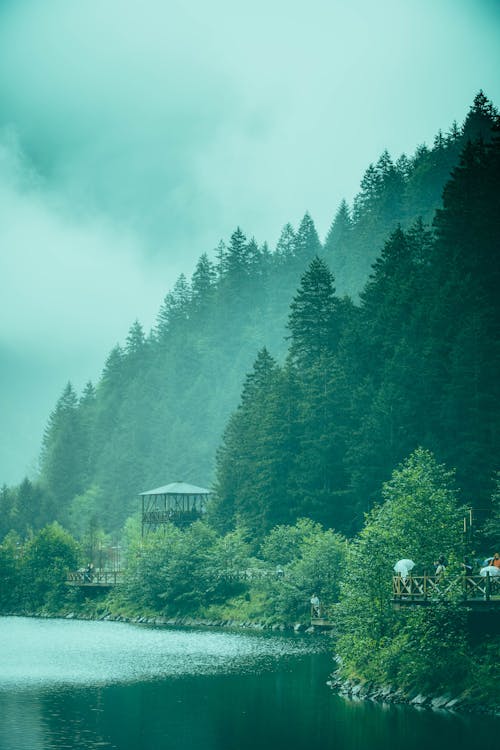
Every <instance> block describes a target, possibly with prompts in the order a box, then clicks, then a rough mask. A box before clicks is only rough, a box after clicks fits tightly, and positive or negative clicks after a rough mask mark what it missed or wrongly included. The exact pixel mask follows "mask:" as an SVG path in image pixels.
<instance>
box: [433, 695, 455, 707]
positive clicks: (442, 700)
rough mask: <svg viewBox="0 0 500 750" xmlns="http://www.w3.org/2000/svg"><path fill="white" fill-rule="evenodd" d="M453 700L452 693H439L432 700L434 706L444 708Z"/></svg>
mask: <svg viewBox="0 0 500 750" xmlns="http://www.w3.org/2000/svg"><path fill="white" fill-rule="evenodd" d="M450 700H451V695H437V696H436V697H435V698H433V699H432V700H431V707H432V708H444V707H445V706H446V705H447V704H448V703H449V702H450Z"/></svg>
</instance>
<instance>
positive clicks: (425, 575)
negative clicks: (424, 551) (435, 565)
mask: <svg viewBox="0 0 500 750" xmlns="http://www.w3.org/2000/svg"><path fill="white" fill-rule="evenodd" d="M424 599H427V571H426V570H424Z"/></svg>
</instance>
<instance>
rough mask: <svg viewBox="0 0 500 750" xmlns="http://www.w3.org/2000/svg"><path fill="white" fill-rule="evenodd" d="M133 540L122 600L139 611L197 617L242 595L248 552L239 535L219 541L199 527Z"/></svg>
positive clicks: (168, 529)
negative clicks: (204, 609) (212, 605)
mask: <svg viewBox="0 0 500 750" xmlns="http://www.w3.org/2000/svg"><path fill="white" fill-rule="evenodd" d="M129 534H130V530H129ZM131 536H132V539H131V542H130V544H129V548H128V554H127V563H126V569H125V582H124V586H123V591H122V596H123V598H124V600H125V601H127V602H129V603H133V605H134V606H135V607H136V608H137V610H138V611H141V609H146V610H148V611H149V610H150V611H155V612H162V613H165V614H168V615H179V614H186V613H189V614H196V613H197V612H198V611H199V610H200V608H202V607H204V606H207V605H208V604H209V603H217V602H219V601H224V600H225V599H227V598H229V597H231V596H233V595H235V594H237V593H238V592H239V591H240V590H241V585H240V583H239V578H238V576H237V574H239V573H241V572H242V571H244V570H245V569H246V567H247V566H248V546H247V544H246V543H245V541H244V539H243V537H242V534H241V533H240V532H232V533H229V534H228V535H226V536H224V537H219V536H218V535H217V534H216V532H215V531H214V530H213V529H211V528H210V527H209V526H207V524H205V523H202V522H201V521H198V522H196V523H194V524H192V525H191V526H189V527H187V528H186V529H185V530H181V529H179V528H178V527H176V526H174V525H172V524H170V525H167V526H166V527H165V529H164V530H160V531H157V532H155V533H150V534H148V535H147V536H145V537H144V539H142V540H141V539H139V538H137V536H136V535H135V534H132V535H131Z"/></svg>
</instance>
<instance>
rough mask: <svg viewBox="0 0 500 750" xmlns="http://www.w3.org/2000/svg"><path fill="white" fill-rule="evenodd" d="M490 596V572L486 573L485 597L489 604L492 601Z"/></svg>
mask: <svg viewBox="0 0 500 750" xmlns="http://www.w3.org/2000/svg"><path fill="white" fill-rule="evenodd" d="M490 594H491V580H490V574H489V572H487V573H486V592H485V595H484V598H485V599H486V601H487V602H489V600H490Z"/></svg>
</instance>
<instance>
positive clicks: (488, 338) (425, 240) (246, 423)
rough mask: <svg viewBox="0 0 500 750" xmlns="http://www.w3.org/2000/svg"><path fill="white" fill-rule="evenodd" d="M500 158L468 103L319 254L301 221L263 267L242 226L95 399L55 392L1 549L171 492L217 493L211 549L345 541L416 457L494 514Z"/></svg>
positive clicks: (115, 519) (370, 176) (7, 516)
mask: <svg viewBox="0 0 500 750" xmlns="http://www.w3.org/2000/svg"><path fill="white" fill-rule="evenodd" d="M499 148H500V146H499V134H498V115H497V112H496V110H495V108H494V107H493V105H492V104H491V103H490V102H489V101H488V100H487V99H486V97H485V96H484V95H483V94H482V93H480V94H478V95H477V96H476V98H475V100H474V103H473V105H472V107H471V109H470V112H469V113H468V115H467V117H466V119H465V121H464V123H463V125H462V126H461V127H458V126H457V125H456V124H454V125H453V126H452V127H451V129H450V131H449V132H448V133H446V134H442V133H438V135H437V136H436V138H435V140H434V143H433V145H432V147H427V146H420V147H418V148H417V150H416V152H415V154H414V155H413V156H412V157H406V156H404V155H403V156H401V157H400V158H399V159H397V160H396V161H393V159H392V158H391V156H390V155H389V154H388V153H387V152H384V153H383V154H382V155H381V156H380V158H379V159H378V161H377V162H376V163H375V164H372V165H370V166H369V167H368V169H367V170H366V173H365V175H364V177H363V179H362V182H361V188H360V192H359V193H358V195H357V196H356V198H355V200H354V202H353V205H352V206H349V205H348V204H347V202H345V201H343V202H342V203H341V205H340V206H339V207H338V209H337V210H336V212H335V213H334V218H333V221H332V225H331V227H330V229H329V231H328V234H327V236H326V238H325V241H324V243H323V244H322V243H321V241H320V239H319V237H318V234H317V231H316V228H315V226H314V222H313V220H312V218H311V216H310V215H309V214H308V213H306V214H305V215H304V218H303V219H302V221H301V223H300V225H299V227H297V228H294V227H292V225H291V224H287V225H286V226H285V227H284V229H283V231H282V234H281V237H280V239H279V241H278V243H277V246H276V248H275V249H273V250H271V249H270V248H269V247H268V246H267V244H266V243H264V244H260V243H259V242H257V241H256V240H255V239H254V238H252V237H249V236H247V235H246V234H245V233H244V231H243V230H242V229H241V228H237V229H236V230H235V231H234V233H233V234H232V235H231V237H230V238H229V239H228V240H227V241H226V242H221V243H220V245H219V247H218V248H217V249H216V251H215V252H214V253H212V254H211V255H209V254H203V255H202V256H201V257H200V259H199V261H198V263H197V266H196V268H195V270H194V273H193V275H192V277H191V279H187V278H186V277H185V276H184V275H181V276H180V277H179V279H178V281H177V282H176V284H175V286H174V287H173V289H172V290H171V291H170V292H169V293H168V294H167V295H166V296H165V299H164V301H163V303H162V305H161V307H160V310H159V313H158V317H157V321H156V325H155V326H154V328H153V330H152V331H150V332H149V333H146V332H145V331H144V330H143V328H142V326H141V325H140V323H139V322H137V321H136V322H135V323H133V325H132V326H131V328H130V331H129V335H128V337H127V339H126V341H125V342H124V344H123V345H121V346H116V347H115V348H114V349H113V350H112V351H111V352H110V354H109V357H108V359H107V361H106V363H105V365H104V369H103V372H102V375H101V377H100V379H99V381H98V383H96V384H95V385H93V384H90V383H89V384H88V385H87V387H86V388H85V389H84V392H83V393H82V394H81V395H78V394H76V393H75V391H74V389H73V388H72V386H71V384H68V385H67V387H66V388H65V390H64V392H63V394H62V395H61V397H60V399H59V401H58V402H57V404H56V406H55V408H54V410H53V412H52V414H51V415H50V418H49V421H48V424H47V428H46V432H45V436H44V440H43V446H42V452H41V460H40V473H39V476H38V477H37V479H36V480H33V481H29V480H25V481H24V482H23V483H21V485H19V486H18V487H14V488H8V487H4V488H3V489H2V491H1V494H0V508H1V511H2V512H1V515H0V519H1V521H0V523H1V525H2V526H1V528H0V536H3V535H4V534H5V533H7V532H8V531H9V530H10V529H14V530H16V531H18V532H19V533H21V534H25V533H26V530H27V529H28V528H40V527H41V526H43V525H44V524H46V523H48V522H52V521H54V520H57V521H59V522H60V523H62V524H63V525H64V526H66V527H67V528H69V529H70V530H71V531H73V533H75V534H78V535H83V534H84V533H86V531H87V530H88V528H90V527H97V526H102V527H103V528H105V529H106V530H108V531H116V530H118V529H119V528H121V526H122V525H123V522H124V521H125V519H126V518H127V517H128V516H129V515H130V514H131V513H133V512H134V511H135V510H136V509H137V493H138V492H140V491H142V490H145V489H148V488H150V487H155V486H158V485H162V484H165V483H166V482H168V481H175V480H185V481H192V482H193V483H195V484H205V485H209V484H214V487H215V490H216V497H215V500H214V503H213V507H212V508H211V511H210V519H209V520H210V522H211V523H212V525H214V526H215V527H216V528H217V529H219V530H220V531H224V532H228V531H230V530H231V529H232V528H234V527H235V526H241V527H244V528H246V529H248V531H249V532H250V533H251V535H252V536H253V537H254V538H256V539H262V538H263V537H264V536H265V535H266V534H267V533H268V532H269V531H270V530H271V529H272V528H273V527H274V526H276V525H278V524H293V523H295V521H296V520H297V518H300V517H303V516H307V517H309V518H311V519H312V520H313V521H316V522H319V523H322V524H324V525H326V526H329V527H330V526H331V527H334V528H335V529H337V530H339V531H341V532H343V533H348V534H351V533H353V532H355V531H356V530H358V529H359V527H360V525H361V523H362V518H363V513H364V512H365V511H367V510H369V509H370V508H371V507H372V505H373V504H374V502H376V501H377V500H378V499H379V492H380V487H381V486H382V483H383V482H384V481H387V480H388V478H389V477H390V475H391V472H392V471H393V469H394V467H395V466H396V465H397V464H398V463H399V462H400V461H401V460H402V459H403V458H404V457H405V456H408V455H409V454H410V453H411V452H412V451H414V450H415V449H416V448H417V447H418V446H419V445H422V446H425V447H426V448H429V449H431V450H432V451H433V453H434V454H435V455H436V457H437V459H438V460H439V461H440V462H441V461H442V462H445V463H446V464H447V465H449V466H454V467H456V469H457V480H458V485H459V487H460V499H461V500H462V501H467V502H468V503H471V504H473V505H475V506H476V507H488V503H489V498H490V496H491V492H492V489H493V475H494V472H495V471H496V470H497V469H498V454H499V448H500V445H499V442H500V437H499V430H498V424H499V404H500V393H499V390H500V384H499V381H498V372H499V365H500V351H499V344H498V330H499V323H500V321H499V302H498V289H499V278H498V277H499V273H500V263H499V261H500V259H499V257H498V255H499V250H500V248H499V240H498V238H499V237H500V231H499V230H500V226H499V224H500V188H499V184H500V183H499V176H500V169H499V166H500V162H499V160H500V152H499ZM332 213H333V212H332ZM252 363H253V364H252ZM245 374H246V375H245Z"/></svg>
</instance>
